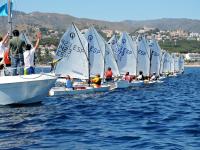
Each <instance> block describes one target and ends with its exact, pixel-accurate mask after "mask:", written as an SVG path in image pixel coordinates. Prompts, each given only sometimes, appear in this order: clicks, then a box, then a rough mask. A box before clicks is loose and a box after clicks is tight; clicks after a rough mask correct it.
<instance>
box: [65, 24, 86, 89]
mask: <svg viewBox="0 0 200 150" xmlns="http://www.w3.org/2000/svg"><path fill="white" fill-rule="evenodd" d="M72 26H73V27H74V29H75V32H76V34H77V35H78V39H79V41H80V43H81V46H82V48H83V50H84V54H85V56H86V58H87V61H88V78H89V81H88V82H89V87H90V59H89V55H90V54H89V42H88V50H87V51H88V55H87V53H86V50H85V48H84V46H83V43H82V41H81V38H80V36H79V34H78V31H77V29H76V26H75V24H74V23H73V22H72ZM63 58H64V57H63Z"/></svg>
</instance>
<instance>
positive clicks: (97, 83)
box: [92, 74, 101, 88]
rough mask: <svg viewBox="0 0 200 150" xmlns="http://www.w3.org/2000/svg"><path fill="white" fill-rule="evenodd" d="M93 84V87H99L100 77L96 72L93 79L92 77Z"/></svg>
mask: <svg viewBox="0 0 200 150" xmlns="http://www.w3.org/2000/svg"><path fill="white" fill-rule="evenodd" d="M92 83H93V86H94V87H95V88H99V87H101V78H100V74H97V75H96V76H95V77H94V78H93V79H92Z"/></svg>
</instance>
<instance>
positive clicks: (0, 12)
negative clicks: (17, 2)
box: [0, 2, 12, 16]
mask: <svg viewBox="0 0 200 150" xmlns="http://www.w3.org/2000/svg"><path fill="white" fill-rule="evenodd" d="M11 10H12V2H11ZM0 16H8V4H7V3H6V4H4V5H3V6H0Z"/></svg>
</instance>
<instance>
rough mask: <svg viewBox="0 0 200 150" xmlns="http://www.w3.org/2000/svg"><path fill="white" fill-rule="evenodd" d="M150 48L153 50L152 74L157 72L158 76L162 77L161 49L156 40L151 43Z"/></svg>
mask: <svg viewBox="0 0 200 150" xmlns="http://www.w3.org/2000/svg"><path fill="white" fill-rule="evenodd" d="M149 46H150V48H151V65H150V67H151V68H150V74H151V75H152V74H153V73H154V72H155V73H156V75H160V59H161V48H160V46H159V44H158V42H157V41H156V40H155V39H154V38H153V39H152V40H151V41H150V44H149Z"/></svg>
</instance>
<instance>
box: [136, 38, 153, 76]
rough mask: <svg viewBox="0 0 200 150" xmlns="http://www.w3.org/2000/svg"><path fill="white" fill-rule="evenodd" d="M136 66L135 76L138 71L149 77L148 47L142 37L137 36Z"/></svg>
mask: <svg viewBox="0 0 200 150" xmlns="http://www.w3.org/2000/svg"><path fill="white" fill-rule="evenodd" d="M137 45H138V53H137V54H138V59H137V61H138V64H137V75H138V74H139V72H140V71H142V72H143V75H144V76H149V73H150V47H149V44H148V43H147V40H146V38H145V37H144V36H138V38H137Z"/></svg>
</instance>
